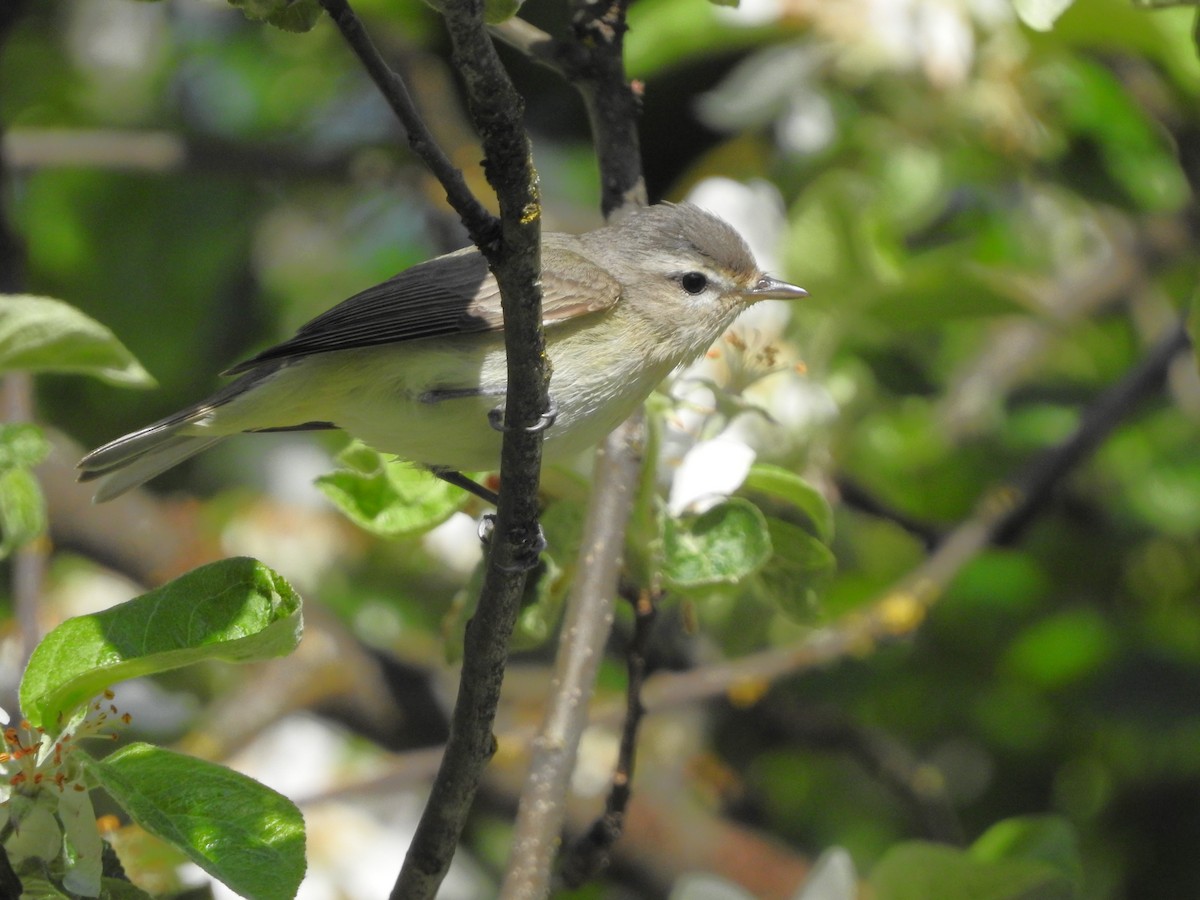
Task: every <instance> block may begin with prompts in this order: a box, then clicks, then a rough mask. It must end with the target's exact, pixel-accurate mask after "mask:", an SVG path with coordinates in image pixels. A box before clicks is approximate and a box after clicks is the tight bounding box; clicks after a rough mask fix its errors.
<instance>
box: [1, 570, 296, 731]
mask: <svg viewBox="0 0 1200 900" xmlns="http://www.w3.org/2000/svg"><path fill="white" fill-rule="evenodd" d="M301 625H302V619H301V614H300V598H299V596H298V595H297V594H296V592H295V591H293V590H292V588H291V586H290V585H289V584H288V583H287V582H286V581H284V579H283V578H282V577H280V576H279V575H278V574H276V573H275V572H273V571H272V570H271V569H269V568H267V567H266V566H264V565H263V564H262V563H260V562H258V561H256V560H253V559H247V558H244V557H243V558H233V559H226V560H222V561H220V562H216V563H211V564H210V565H207V566H202V567H200V568H199V569H195V570H193V571H191V572H189V573H187V574H186V575H183V576H180V577H179V578H176V579H175V580H174V581H172V582H170V583H168V584H165V585H163V586H162V587H160V588H157V589H156V590H153V591H151V592H150V593H148V594H143V595H142V596H140V597H136V598H134V599H133V600H130V601H128V602H127V603H122V604H120V605H119V606H114V607H112V608H111V609H107V610H104V611H103V612H99V613H94V614H92V615H87V616H77V617H75V618H73V619H67V621H65V622H63V623H62V624H61V625H59V626H58V627H57V628H55V629H54V630H53V631H51V632H50V633H49V634H48V635H46V637H45V638H44V639H43V640H42V642H41V643H40V644H38V646H37V647H36V649H35V650H34V652H33V656H32V657H31V658H30V660H29V665H28V667H27V668H26V670H25V674H24V676H23V677H22V679H21V689H20V696H21V708H22V710H24V712H25V715H26V717H27V718H28V719H29V721H30V722H32V723H33V724H34V725H41V726H44V727H46V728H48V729H50V730H53V729H54V728H55V726H56V725H57V724H58V723H59V722H60V717H61V716H64V715H65V714H67V713H69V712H70V711H71V710H72V709H73V708H74V707H76V706H78V705H79V704H80V703H83V702H85V701H86V700H88V699H89V698H91V697H93V696H95V695H96V694H98V693H100V692H101V691H102V690H103V689H104V688H106V687H108V686H109V685H111V684H114V683H116V682H118V681H123V680H125V679H128V678H136V677H138V676H141V675H150V674H153V673H156V672H165V671H168V670H170V669H177V668H179V667H180V666H185V665H188V664H190V663H194V662H200V661H202V660H224V661H226V662H250V661H252V660H260V659H269V658H271V657H275V656H283V655H285V654H287V653H290V652H291V651H292V650H293V649H295V647H296V644H297V642H298V641H299V640H300V630H301Z"/></svg>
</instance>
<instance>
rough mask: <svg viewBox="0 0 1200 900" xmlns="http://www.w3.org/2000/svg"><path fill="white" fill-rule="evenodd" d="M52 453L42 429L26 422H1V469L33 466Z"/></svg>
mask: <svg viewBox="0 0 1200 900" xmlns="http://www.w3.org/2000/svg"><path fill="white" fill-rule="evenodd" d="M49 453H50V442H49V441H47V440H46V436H45V435H44V434H43V433H42V429H40V428H38V426H36V425H30V424H28V423H26V422H18V423H11V424H0V469H12V468H15V467H17V466H24V467H25V468H32V467H33V466H36V465H37V464H38V463H40V462H41V461H42V460H43V459H45V458H46V456H47V455H48V454H49Z"/></svg>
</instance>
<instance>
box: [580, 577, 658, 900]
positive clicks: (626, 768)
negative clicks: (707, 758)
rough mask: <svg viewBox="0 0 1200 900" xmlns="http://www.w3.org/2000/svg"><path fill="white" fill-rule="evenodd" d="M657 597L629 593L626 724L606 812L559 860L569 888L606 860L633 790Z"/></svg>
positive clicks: (598, 869)
mask: <svg viewBox="0 0 1200 900" xmlns="http://www.w3.org/2000/svg"><path fill="white" fill-rule="evenodd" d="M656 600H657V597H656V596H655V595H654V593H653V592H651V591H650V590H645V589H644V590H641V591H639V592H638V593H637V595H636V596H634V597H632V598H630V601H631V603H632V605H633V610H634V627H633V640H632V641H630V645H629V650H628V657H627V660H628V662H627V667H628V672H629V683H628V685H627V686H626V689H625V724H624V726H623V727H622V728H621V745H620V750H619V752H618V755H617V767H616V770H615V771H614V772H613V779H612V787H611V788H610V790H609V793H608V799H607V800H606V801H605V804H604V814H603V815H602V816H600V817H599V818H598V819H596V821H595V822H593V823H592V827H591V828H589V829H588V830H587V832H586V833H585V834H584V835H583V837H581V838H580V839H579V840H578V841H576V842H575V844H574V845H573V846H572V847H571V849H570V851H569V852H568V854H567V856H566V858H565V859H564V860H563V866H562V880H563V883H564V884H565V885H566V886H567V887H569V888H575V887H579V886H580V885H583V884H585V883H587V882H588V881H591V880H592V879H593V878H595V877H596V876H597V875H598V874H599V873H600V872H602V871H603V870H604V869H605V868H606V867H607V866H608V863H609V860H610V858H611V856H612V848H613V845H614V844H616V842H617V840H618V839H619V838H620V837H621V833H622V832H623V831H624V829H625V813H626V811H627V810H628V808H629V799H630V797H632V796H633V767H634V763H635V761H636V759H637V738H638V728H639V726H640V725H641V722H642V716H643V715H645V712H646V707H645V706H644V705H643V704H642V686H643V684H644V683H645V680H646V651H647V648H648V646H649V644H650V634H651V631H652V630H653V628H654V620H655V618H656V616H657V614H658V608H657V606H656Z"/></svg>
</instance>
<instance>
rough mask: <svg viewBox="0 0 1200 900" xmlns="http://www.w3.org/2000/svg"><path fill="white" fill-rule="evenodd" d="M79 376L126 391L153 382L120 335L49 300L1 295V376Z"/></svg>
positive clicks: (73, 310) (60, 303) (26, 296)
mask: <svg viewBox="0 0 1200 900" xmlns="http://www.w3.org/2000/svg"><path fill="white" fill-rule="evenodd" d="M18 369H24V370H28V371H33V372H78V373H80V374H84V375H94V376H95V377H97V378H100V379H103V380H104V381H108V382H111V383H113V384H118V385H123V386H126V387H153V386H154V379H153V378H151V377H150V375H149V373H147V372H146V370H145V369H143V368H142V367H141V365H140V364H139V363H138V361H137V360H136V359H134V358H133V354H131V353H130V352H129V351H128V350H126V349H125V346H124V345H123V344H122V343H121V342H120V341H119V340H117V338H116V336H115V335H114V334H113V333H112V332H111V331H109V330H108V329H107V328H106V327H105V326H103V325H101V324H100V323H99V322H97V321H96V320H95V319H92V318H91V317H89V316H86V315H84V314H83V313H81V312H80V311H79V310H77V309H75V307H73V306H70V305H68V304H66V303H63V302H62V301H61V300H53V299H51V298H49V297H34V296H30V295H28V294H23V295H12V294H3V295H0V372H11V371H15V370H18Z"/></svg>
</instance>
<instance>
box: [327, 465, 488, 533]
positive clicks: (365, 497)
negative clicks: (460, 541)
mask: <svg viewBox="0 0 1200 900" xmlns="http://www.w3.org/2000/svg"><path fill="white" fill-rule="evenodd" d="M338 462H340V463H341V464H342V465H344V466H347V468H345V469H341V470H339V471H337V472H331V473H330V474H328V475H322V476H321V477H320V478H318V479H317V487H318V488H320V489H321V492H322V493H324V494H325V496H326V497H328V498H329V499H330V500H331V501H332V502H333V504H334V505H335V506H337V508H338V509H340V510H341V511H342V512H343V513H344V514H345V515H346V517H347V518H349V519H350V521H352V522H354V523H355V524H356V525H358V526H359V527H360V528H363V529H365V530H366V531H369V532H371V533H372V534H375V535H378V536H380V537H386V538H396V537H408V536H411V535H417V534H424V533H425V532H427V531H429V530H430V529H432V528H435V527H437V526H438V525H440V524H441V523H442V522H444V521H446V519H448V518H450V516H451V515H452V514H453V513H455V512H456V511H457V510H459V509H461V508H462V506H463V504H464V503H465V502H466V500H467V497H468V495H467V493H466V492H465V491H464V490H462V488H456V487H454V486H453V485H451V484H447V483H446V482H444V481H442V480H441V479H440V478H437V477H435V476H433V475H431V474H430V473H429V472H426V471H424V470H423V469H418V468H416V467H415V466H413V465H411V464H409V463H405V462H399V461H397V460H393V459H388V458H386V457H384V456H382V455H381V454H379V453H376V452H375V451H374V450H372V449H370V448H369V447H367V446H366V445H364V444H361V443H358V442H355V443H352V444H351V445H350V446H349V447H347V448H346V449H345V450H343V451H342V453H341V454H339V456H338Z"/></svg>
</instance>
